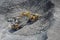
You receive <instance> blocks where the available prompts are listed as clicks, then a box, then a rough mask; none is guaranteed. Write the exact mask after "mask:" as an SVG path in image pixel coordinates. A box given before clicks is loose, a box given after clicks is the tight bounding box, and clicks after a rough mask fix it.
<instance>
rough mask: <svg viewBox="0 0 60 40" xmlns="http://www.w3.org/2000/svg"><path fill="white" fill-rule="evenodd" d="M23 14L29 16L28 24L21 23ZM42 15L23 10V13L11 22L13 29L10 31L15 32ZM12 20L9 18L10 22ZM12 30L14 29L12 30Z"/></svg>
mask: <svg viewBox="0 0 60 40" xmlns="http://www.w3.org/2000/svg"><path fill="white" fill-rule="evenodd" d="M23 16H24V17H27V18H28V21H27V23H26V24H21V21H20V20H21V18H22V17H23ZM40 17H41V15H39V14H37V13H35V14H33V13H31V12H29V11H26V12H22V13H20V15H19V16H17V17H14V19H13V18H12V19H13V21H12V22H11V24H12V25H11V30H10V32H11V33H12V32H15V31H17V30H19V29H21V28H23V25H24V26H25V25H28V24H33V23H34V22H36V21H37V20H38V19H39V18H40ZM10 21H11V20H8V22H10ZM12 30H13V31H12Z"/></svg>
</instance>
